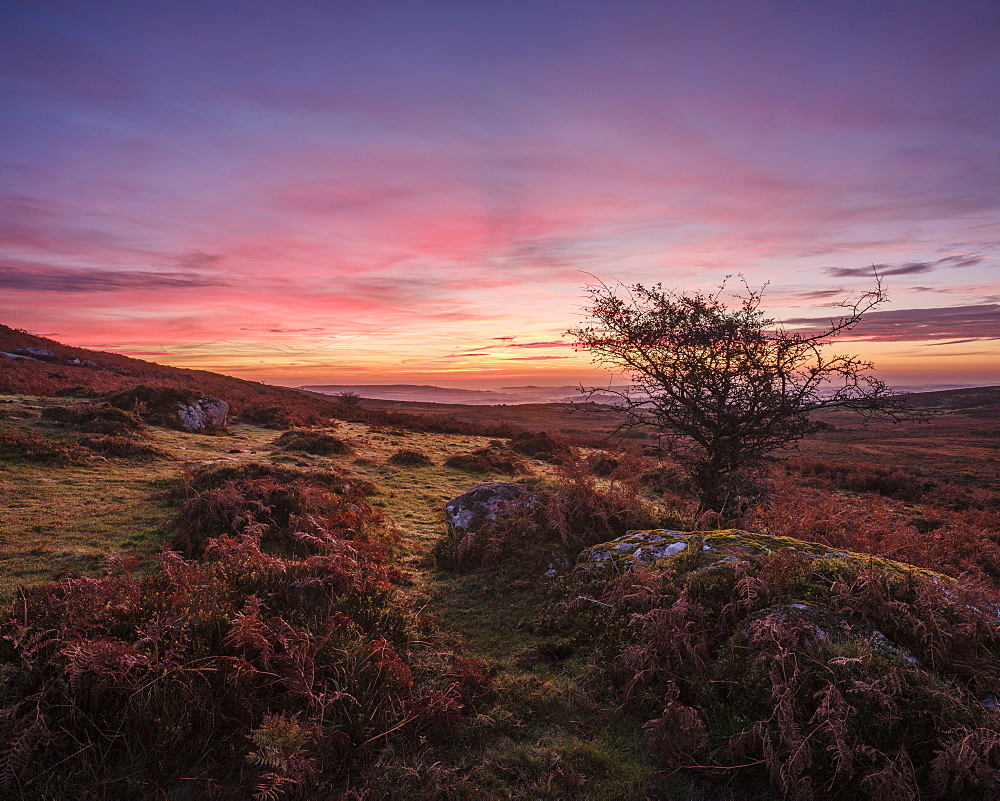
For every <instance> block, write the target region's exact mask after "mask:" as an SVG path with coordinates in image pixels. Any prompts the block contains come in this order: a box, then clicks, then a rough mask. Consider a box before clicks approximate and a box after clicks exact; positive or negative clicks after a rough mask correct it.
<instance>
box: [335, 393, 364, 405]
mask: <svg viewBox="0 0 1000 801" xmlns="http://www.w3.org/2000/svg"><path fill="white" fill-rule="evenodd" d="M336 398H337V401H338V402H339V403H342V404H344V405H345V406H360V405H361V401H362V400H363V399H362V397H361V396H360V395H359V394H358V393H357V392H351V391H350V390H347V391H346V392H338V393H337V395H336Z"/></svg>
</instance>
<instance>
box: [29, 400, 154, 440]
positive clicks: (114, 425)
mask: <svg viewBox="0 0 1000 801" xmlns="http://www.w3.org/2000/svg"><path fill="white" fill-rule="evenodd" d="M42 419H43V420H47V421H50V422H56V423H62V424H64V425H69V426H72V427H74V428H76V429H78V430H80V431H85V432H87V433H89V434H106V435H108V436H115V437H135V436H139V435H140V434H142V432H143V431H144V430H145V428H146V426H145V425H143V423H142V420H140V419H139V416H138V415H137V414H135V413H134V412H129V411H125V410H123V409H120V408H118V407H116V406H112V405H111V404H110V403H79V404H74V405H73V406H49V407H48V408H46V409H43V410H42Z"/></svg>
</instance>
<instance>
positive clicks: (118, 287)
mask: <svg viewBox="0 0 1000 801" xmlns="http://www.w3.org/2000/svg"><path fill="white" fill-rule="evenodd" d="M225 283H226V282H225V281H222V280H220V279H218V278H209V277H206V276H200V275H197V274H195V273H153V272H145V271H141V270H70V269H66V268H65V267H48V266H46V267H42V266H38V267H29V268H23V267H11V266H6V265H0V287H3V288H4V289H14V290H21V291H24V292H123V291H127V290H135V289H183V288H197V287H207V286H222V285H224V284H225Z"/></svg>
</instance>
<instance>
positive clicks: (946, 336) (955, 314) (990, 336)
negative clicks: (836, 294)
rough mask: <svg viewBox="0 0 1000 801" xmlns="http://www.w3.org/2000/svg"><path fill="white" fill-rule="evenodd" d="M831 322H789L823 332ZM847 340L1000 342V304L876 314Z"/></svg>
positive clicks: (804, 319)
mask: <svg viewBox="0 0 1000 801" xmlns="http://www.w3.org/2000/svg"><path fill="white" fill-rule="evenodd" d="M829 322H830V320H829V318H818V317H800V318H796V319H790V320H786V321H785V323H786V324H787V325H789V326H794V327H795V328H801V329H803V330H804V331H807V332H808V331H822V330H824V329H825V328H826V327H827V325H828V323H829ZM845 338H848V339H861V340H868V341H874V342H924V341H928V340H938V339H941V340H963V341H973V340H1000V304H995V303H983V304H978V305H973V306H953V307H947V308H938V309H896V310H892V311H873V312H869V313H868V314H866V315H865V316H864V318H863V319H862V321H861V323H860V324H859V325H858V326H857V327H856V328H855V329H853V330H852V331H851V332H850V333H849V334H847V335H846V336H845Z"/></svg>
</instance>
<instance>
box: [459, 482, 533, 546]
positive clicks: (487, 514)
mask: <svg viewBox="0 0 1000 801" xmlns="http://www.w3.org/2000/svg"><path fill="white" fill-rule="evenodd" d="M531 498H532V495H531V492H530V490H529V489H528V488H527V487H526V486H525V485H524V484H515V483H513V482H509V481H484V482H482V483H479V484H473V485H472V487H471V488H470V489H469V491H468V492H464V493H462V494H461V495H458V496H456V497H454V498H452V499H451V500H450V501H448V503H447V505H446V506H445V520H446V522H447V525H448V532H449V533H451V534H458V533H464V532H469V531H479V530H480V529H483V528H484V527H486V526H488V525H489V524H491V523H494V522H496V519H497V516H498V515H502V514H503V513H504V512H505V511H508V510H510V509H513V508H516V507H519V506H521V505H523V504H525V503H529V504H530V503H531V502H532V500H531Z"/></svg>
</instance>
